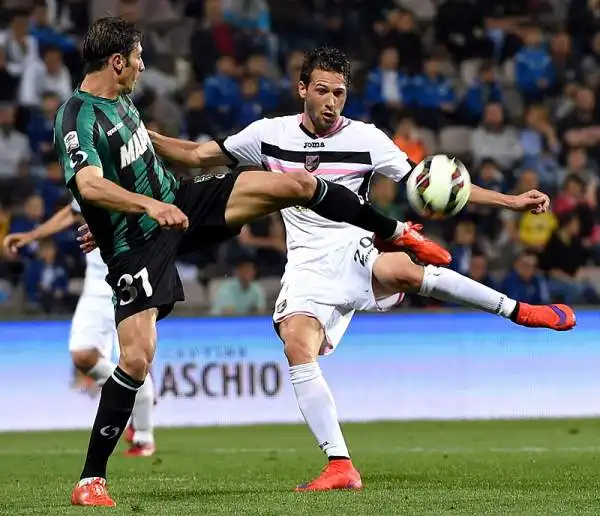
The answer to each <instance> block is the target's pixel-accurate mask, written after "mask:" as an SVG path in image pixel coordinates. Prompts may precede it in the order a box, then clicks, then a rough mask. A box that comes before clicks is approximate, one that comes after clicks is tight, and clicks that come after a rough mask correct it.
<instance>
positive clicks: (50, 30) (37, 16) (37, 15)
mask: <svg viewBox="0 0 600 516" xmlns="http://www.w3.org/2000/svg"><path fill="white" fill-rule="evenodd" d="M30 33H31V35H32V36H33V37H34V38H35V39H36V40H37V42H38V47H39V49H40V51H41V52H44V50H45V49H46V48H47V47H53V48H58V49H60V50H61V52H62V53H63V54H67V53H71V52H76V51H77V46H76V45H75V42H74V41H73V39H72V38H70V37H69V36H67V35H66V34H64V33H62V32H59V31H58V30H56V29H55V28H54V27H52V24H51V23H50V19H49V16H48V5H47V3H46V1H45V0H37V1H36V2H35V5H34V8H33V12H32V16H31V25H30Z"/></svg>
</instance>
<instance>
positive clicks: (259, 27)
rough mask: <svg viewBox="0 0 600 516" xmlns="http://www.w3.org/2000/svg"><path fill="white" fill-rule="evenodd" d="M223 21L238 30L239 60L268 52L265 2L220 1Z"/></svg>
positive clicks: (246, 0) (267, 13) (268, 24)
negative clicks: (256, 53)
mask: <svg viewBox="0 0 600 516" xmlns="http://www.w3.org/2000/svg"><path fill="white" fill-rule="evenodd" d="M221 5H222V9H223V19H224V20H225V22H226V23H229V24H230V25H231V26H232V27H235V28H236V29H237V30H238V36H237V37H238V39H239V44H238V48H239V51H240V53H241V54H242V55H240V56H239V57H240V59H244V58H245V57H246V56H248V55H250V54H252V53H254V52H269V51H270V34H269V32H270V29H271V19H270V16H269V5H268V4H267V2H266V0H245V1H244V2H240V1H239V0H221Z"/></svg>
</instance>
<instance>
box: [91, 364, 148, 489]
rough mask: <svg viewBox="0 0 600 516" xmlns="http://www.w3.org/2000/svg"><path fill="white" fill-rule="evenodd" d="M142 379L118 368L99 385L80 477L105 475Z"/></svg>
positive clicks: (103, 476)
mask: <svg viewBox="0 0 600 516" xmlns="http://www.w3.org/2000/svg"><path fill="white" fill-rule="evenodd" d="M142 384H143V382H142V381H139V380H136V379H135V378H132V377H131V376H130V375H128V374H127V373H126V372H124V371H123V370H122V369H121V368H120V367H117V368H116V369H115V370H114V372H113V373H112V375H111V376H110V378H109V379H108V380H107V381H106V383H105V384H104V386H103V387H102V394H101V396H100V404H99V406H98V412H97V413H96V419H95V421H94V426H93V427H92V434H91V436H90V442H89V445H88V452H87V456H86V460H85V465H84V467H83V471H82V473H81V479H82V480H83V479H88V478H93V477H101V478H106V465H107V463H108V458H109V457H110V455H111V454H112V452H113V451H114V449H115V446H116V445H117V443H118V442H119V437H120V436H121V434H122V433H123V430H124V429H125V427H126V426H127V421H128V420H129V417H130V416H131V411H132V409H133V404H134V402H135V396H136V394H137V391H138V389H139V388H140V387H141V386H142Z"/></svg>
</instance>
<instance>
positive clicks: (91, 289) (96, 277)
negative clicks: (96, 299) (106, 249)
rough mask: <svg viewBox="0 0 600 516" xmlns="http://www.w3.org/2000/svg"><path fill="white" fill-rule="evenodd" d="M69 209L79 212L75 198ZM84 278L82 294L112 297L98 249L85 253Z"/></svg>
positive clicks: (104, 265) (106, 272)
mask: <svg viewBox="0 0 600 516" xmlns="http://www.w3.org/2000/svg"><path fill="white" fill-rule="evenodd" d="M71 209H72V210H73V211H74V212H75V213H81V208H80V207H79V204H78V203H77V201H76V200H75V199H73V200H72V201H71ZM85 265H86V267H85V279H84V282H83V291H82V293H81V295H82V296H101V297H107V298H111V299H112V295H113V291H112V289H111V288H110V286H109V284H108V283H106V280H105V278H106V275H107V274H108V267H107V266H106V264H105V263H104V261H103V260H102V257H101V256H100V250H99V249H94V250H93V251H92V252H91V253H88V254H86V255H85Z"/></svg>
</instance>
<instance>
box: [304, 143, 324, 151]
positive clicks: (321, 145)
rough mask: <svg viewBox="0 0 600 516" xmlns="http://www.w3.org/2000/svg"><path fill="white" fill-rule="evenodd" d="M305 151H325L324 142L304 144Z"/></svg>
mask: <svg viewBox="0 0 600 516" xmlns="http://www.w3.org/2000/svg"><path fill="white" fill-rule="evenodd" d="M304 148H305V149H323V148H325V143H324V142H304Z"/></svg>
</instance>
